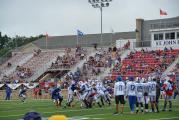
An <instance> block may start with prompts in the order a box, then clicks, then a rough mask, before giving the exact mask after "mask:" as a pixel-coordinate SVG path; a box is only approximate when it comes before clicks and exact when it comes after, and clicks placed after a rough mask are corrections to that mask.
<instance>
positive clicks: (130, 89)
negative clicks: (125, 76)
mask: <svg viewBox="0 0 179 120" xmlns="http://www.w3.org/2000/svg"><path fill="white" fill-rule="evenodd" d="M129 80H130V81H129V82H128V83H127V85H126V93H127V97H128V99H129V106H130V110H131V114H133V113H134V111H135V105H136V92H137V89H136V83H135V82H134V77H130V78H129Z"/></svg>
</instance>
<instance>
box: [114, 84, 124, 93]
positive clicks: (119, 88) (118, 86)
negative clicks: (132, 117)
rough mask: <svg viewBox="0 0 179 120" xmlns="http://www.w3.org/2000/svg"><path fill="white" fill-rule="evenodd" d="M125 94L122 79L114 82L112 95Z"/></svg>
mask: <svg viewBox="0 0 179 120" xmlns="http://www.w3.org/2000/svg"><path fill="white" fill-rule="evenodd" d="M124 94H125V84H124V82H122V81H119V82H116V83H115V85H114V96H118V95H124Z"/></svg>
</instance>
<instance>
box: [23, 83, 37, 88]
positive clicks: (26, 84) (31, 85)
mask: <svg viewBox="0 0 179 120" xmlns="http://www.w3.org/2000/svg"><path fill="white" fill-rule="evenodd" d="M23 85H25V86H26V87H27V88H29V89H33V88H35V87H36V86H37V85H39V84H38V83H23Z"/></svg>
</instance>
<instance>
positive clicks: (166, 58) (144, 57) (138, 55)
mask: <svg viewBox="0 0 179 120" xmlns="http://www.w3.org/2000/svg"><path fill="white" fill-rule="evenodd" d="M178 54H179V50H173V49H172V48H170V50H168V49H166V48H165V49H164V50H155V51H154V50H151V51H149V50H147V49H145V50H144V49H141V51H131V52H130V54H129V55H128V56H127V57H126V58H125V59H124V60H123V61H122V63H121V65H119V67H118V66H117V67H115V68H116V69H117V68H118V69H117V70H116V69H115V68H113V70H112V72H113V73H114V75H119V74H120V75H122V76H124V77H129V76H136V77H137V76H140V77H147V76H152V75H155V76H160V75H161V74H162V73H163V72H164V71H165V70H166V69H167V67H168V66H169V65H170V64H171V63H172V62H173V61H174V60H175V58H176V56H177V55H178ZM114 78H115V77H114Z"/></svg>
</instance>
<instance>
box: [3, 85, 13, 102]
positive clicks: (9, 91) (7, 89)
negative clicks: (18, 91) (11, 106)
mask: <svg viewBox="0 0 179 120" xmlns="http://www.w3.org/2000/svg"><path fill="white" fill-rule="evenodd" d="M11 93H12V90H11V88H10V87H9V86H8V85H6V98H5V100H10V99H11Z"/></svg>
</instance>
